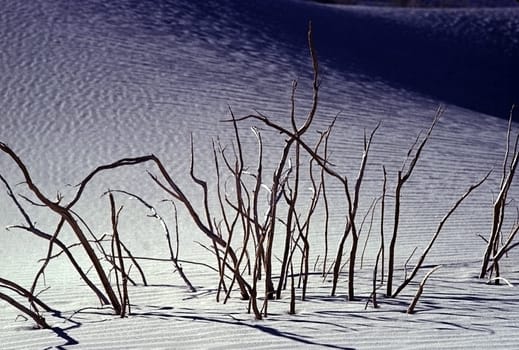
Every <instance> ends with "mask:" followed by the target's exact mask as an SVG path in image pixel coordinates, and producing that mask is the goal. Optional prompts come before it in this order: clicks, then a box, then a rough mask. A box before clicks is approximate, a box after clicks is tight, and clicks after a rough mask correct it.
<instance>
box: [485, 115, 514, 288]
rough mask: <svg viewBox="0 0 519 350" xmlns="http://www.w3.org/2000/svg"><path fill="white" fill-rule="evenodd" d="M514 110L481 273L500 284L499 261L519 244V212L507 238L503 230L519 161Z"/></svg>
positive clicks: (510, 120)
mask: <svg viewBox="0 0 519 350" xmlns="http://www.w3.org/2000/svg"><path fill="white" fill-rule="evenodd" d="M513 112H514V107H512V109H511V111H510V117H509V121H508V129H507V133H506V150H505V156H504V160H503V174H502V177H501V183H500V185H499V192H498V195H497V197H496V199H495V200H494V203H493V207H492V209H493V210H492V228H491V231H490V237H489V239H488V241H487V247H486V250H485V254H484V256H483V263H482V265H481V271H480V274H479V277H480V278H485V277H486V276H487V275H488V274H490V275H491V276H492V275H493V276H494V280H495V281H496V284H499V281H500V279H499V277H500V271H499V261H500V260H501V258H503V256H505V255H506V254H507V253H508V252H509V251H510V250H511V249H512V248H514V247H516V246H518V245H519V243H514V238H515V236H516V235H517V232H519V214H517V218H516V219H515V222H514V223H513V225H512V228H511V230H510V232H509V233H508V235H506V239H504V237H505V235H504V233H503V232H502V230H503V225H504V224H505V221H506V219H507V218H508V217H509V213H508V212H507V211H506V208H507V206H508V204H509V202H508V194H509V191H510V188H511V186H512V181H513V179H514V175H515V171H516V169H517V164H518V163H519V149H518V146H519V132H518V133H517V135H516V136H515V141H512V139H511V133H512V119H513ZM512 142H513V146H512ZM502 240H504V242H503V244H501V241H502Z"/></svg>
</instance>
